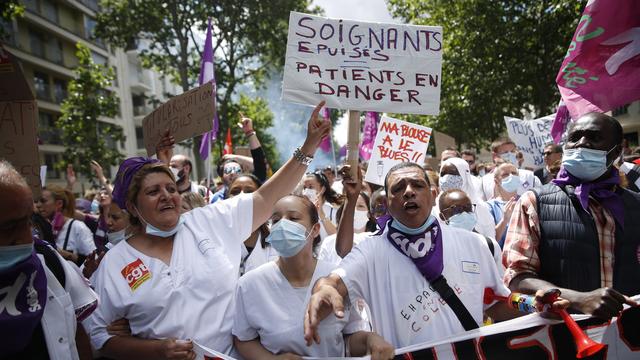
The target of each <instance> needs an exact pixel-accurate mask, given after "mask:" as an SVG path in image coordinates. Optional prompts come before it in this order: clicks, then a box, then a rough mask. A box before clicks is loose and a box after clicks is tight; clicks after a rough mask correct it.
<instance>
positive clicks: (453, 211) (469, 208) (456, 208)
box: [442, 204, 476, 217]
mask: <svg viewBox="0 0 640 360" xmlns="http://www.w3.org/2000/svg"><path fill="white" fill-rule="evenodd" d="M442 212H443V213H444V212H446V213H449V217H451V216H453V215H457V214H462V213H463V212H468V213H475V212H476V204H471V205H466V206H460V205H453V206H449V207H448V208H446V209H444V210H442Z"/></svg>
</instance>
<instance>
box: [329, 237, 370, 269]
mask: <svg viewBox="0 0 640 360" xmlns="http://www.w3.org/2000/svg"><path fill="white" fill-rule="evenodd" d="M337 235H338V234H333V235H329V236H327V237H326V238H325V239H324V240H323V241H322V244H321V245H320V251H318V259H319V260H324V261H326V262H330V263H332V264H334V265H335V266H337V265H338V264H340V261H342V258H341V257H340V256H339V255H338V252H337V251H336V236H337ZM371 235H373V233H372V232H362V233H354V234H353V246H356V245H358V244H359V243H360V242H361V241H362V240H364V239H367V238H368V237H369V236H371Z"/></svg>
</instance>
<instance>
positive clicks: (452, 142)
mask: <svg viewBox="0 0 640 360" xmlns="http://www.w3.org/2000/svg"><path fill="white" fill-rule="evenodd" d="M433 141H434V142H435V143H434V145H435V147H436V157H438V158H440V154H442V152H443V151H444V150H445V149H447V148H456V139H454V138H453V137H452V136H449V135H447V134H445V133H443V132H441V131H434V132H433Z"/></svg>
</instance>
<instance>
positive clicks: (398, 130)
mask: <svg viewBox="0 0 640 360" xmlns="http://www.w3.org/2000/svg"><path fill="white" fill-rule="evenodd" d="M430 138H431V129H430V128H428V127H424V126H421V125H416V124H412V123H410V122H406V121H402V120H397V119H393V118H390V117H387V116H383V117H382V119H381V120H380V125H378V134H377V135H376V141H375V142H374V143H373V148H372V150H371V159H370V160H369V167H368V168H367V174H366V175H365V177H364V180H365V181H368V182H370V183H374V184H378V185H384V178H385V176H386V175H387V172H388V171H389V169H391V167H393V166H394V165H396V164H398V163H401V162H403V161H411V162H414V163H417V164H420V165H422V163H423V162H424V159H425V153H426V152H427V147H428V146H429V139H430Z"/></svg>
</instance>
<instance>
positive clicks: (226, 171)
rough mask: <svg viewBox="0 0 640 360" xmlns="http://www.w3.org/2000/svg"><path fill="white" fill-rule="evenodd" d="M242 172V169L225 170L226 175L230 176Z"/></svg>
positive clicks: (229, 168)
mask: <svg viewBox="0 0 640 360" xmlns="http://www.w3.org/2000/svg"><path fill="white" fill-rule="evenodd" d="M241 172H242V169H241V168H239V167H226V168H224V173H225V174H226V175H229V174H240V173H241Z"/></svg>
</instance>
